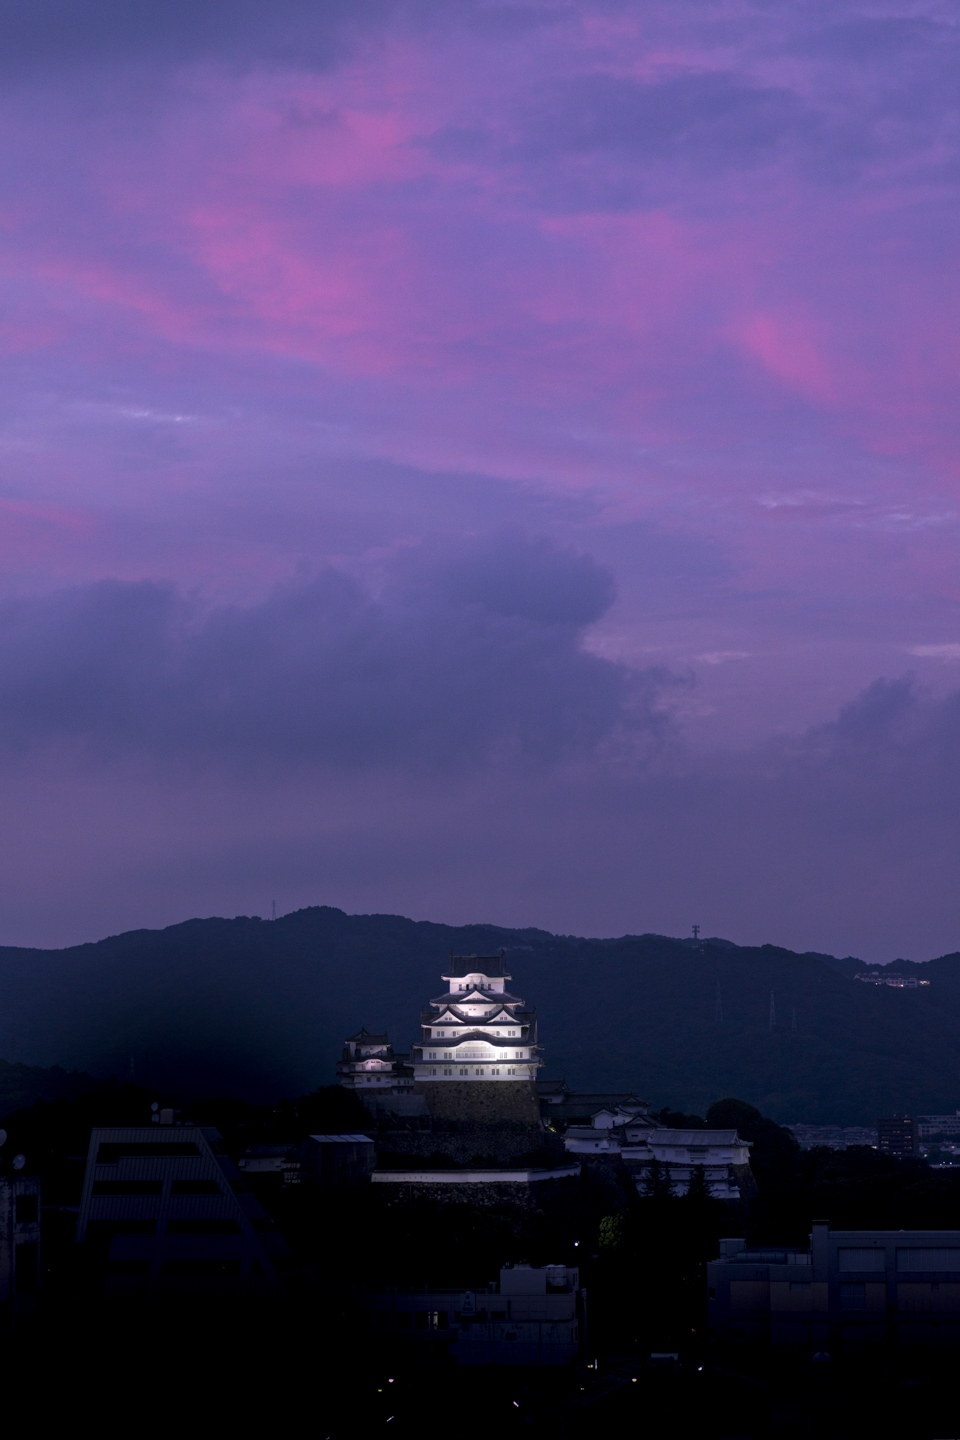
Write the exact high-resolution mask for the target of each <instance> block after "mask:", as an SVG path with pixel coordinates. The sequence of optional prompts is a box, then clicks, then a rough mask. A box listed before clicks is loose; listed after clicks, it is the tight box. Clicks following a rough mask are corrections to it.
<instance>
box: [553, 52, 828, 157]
mask: <svg viewBox="0 0 960 1440" xmlns="http://www.w3.org/2000/svg"><path fill="white" fill-rule="evenodd" d="M817 123H818V118H817V116H816V113H815V112H813V111H811V110H810V109H809V108H808V107H807V106H806V105H805V104H804V103H803V102H802V101H801V100H800V99H799V97H798V96H796V95H795V94H793V93H792V91H790V90H786V89H781V88H775V87H771V86H765V87H761V86H756V85H751V84H748V83H746V82H745V81H744V80H743V79H742V78H741V77H738V76H736V75H733V74H725V73H723V72H722V71H721V72H716V71H709V72H705V73H700V74H687V75H679V76H676V77H673V78H671V79H667V80H661V81H659V82H657V83H655V84H642V83H640V82H638V81H634V80H628V79H623V78H620V77H617V76H614V75H591V76H582V77H579V78H577V79H576V80H572V81H570V82H569V83H568V84H566V85H564V86H563V87H562V88H560V89H558V90H557V91H556V92H555V94H554V97H553V99H552V101H551V102H550V103H548V104H547V105H545V106H544V108H543V110H542V111H541V113H540V114H539V116H538V117H537V120H536V122H535V123H534V124H533V126H532V127H531V141H532V144H533V146H534V147H543V148H544V149H545V150H548V151H551V152H554V151H556V150H561V149H565V150H569V151H580V152H588V151H593V150H608V151H609V150H613V151H626V152H629V153H631V154H633V155H635V156H637V157H638V158H648V159H651V160H668V159H686V160H690V159H693V160H696V161H697V162H699V163H703V164H715V163H716V162H717V161H718V160H721V161H723V162H725V163H730V162H731V161H735V163H737V164H749V163H753V162H755V161H757V160H759V159H762V158H764V157H765V156H767V155H769V154H771V153H773V152H774V151H776V150H779V149H780V147H781V146H782V144H783V141H784V138H785V137H786V136H788V135H790V134H797V133H799V132H801V131H803V130H806V131H808V132H809V130H810V129H812V128H814V127H815V126H816V125H817Z"/></svg>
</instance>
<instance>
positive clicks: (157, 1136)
mask: <svg viewBox="0 0 960 1440" xmlns="http://www.w3.org/2000/svg"><path fill="white" fill-rule="evenodd" d="M77 1241H78V1243H79V1244H81V1245H82V1246H83V1247H84V1259H85V1262H86V1263H85V1270H86V1273H87V1276H88V1279H89V1283H90V1285H91V1286H92V1288H93V1290H94V1292H95V1293H98V1294H99V1295H101V1296H103V1297H104V1298H107V1299H121V1298H122V1299H126V1300H130V1301H133V1300H148V1299H154V1298H163V1297H166V1298H174V1297H176V1296H181V1297H184V1298H186V1297H190V1298H191V1299H198V1298H208V1299H222V1300H226V1299H247V1300H250V1299H258V1300H280V1299H282V1298H283V1296H284V1289H283V1286H282V1285H281V1283H280V1279H279V1277H278V1273H277V1271H278V1268H280V1269H282V1268H284V1267H288V1266H289V1258H290V1251H289V1249H288V1247H287V1245H286V1243H285V1242H284V1241H283V1240H282V1238H281V1237H280V1236H279V1235H278V1234H277V1233H276V1232H275V1231H274V1229H273V1227H272V1225H271V1223H270V1221H269V1220H268V1218H267V1216H266V1213H265V1211H264V1209H263V1207H262V1206H261V1204H260V1202H259V1200H257V1198H256V1196H254V1195H252V1194H250V1193H249V1192H248V1191H247V1190H246V1188H245V1186H244V1183H243V1180H242V1178H241V1176H240V1173H239V1171H238V1170H237V1168H236V1166H235V1165H234V1164H233V1161H232V1160H230V1158H229V1157H228V1156H227V1155H225V1154H223V1153H222V1151H221V1147H220V1135H219V1133H218V1132H217V1131H216V1130H213V1129H207V1128H200V1127H195V1126H173V1125H158V1126H155V1127H153V1126H149V1125H143V1126H129V1127H124V1128H111V1129H94V1130H93V1132H92V1133H91V1136H90V1151H89V1154H88V1157H87V1168H86V1175H85V1177H84V1184H83V1195H82V1198H81V1202H80V1214H79V1218H78V1221H77Z"/></svg>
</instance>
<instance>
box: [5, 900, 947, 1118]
mask: <svg viewBox="0 0 960 1440" xmlns="http://www.w3.org/2000/svg"><path fill="white" fill-rule="evenodd" d="M501 946H503V947H505V948H506V949H507V950H508V951H509V960H510V967H511V970H512V973H513V974H514V976H515V982H514V986H513V988H514V990H515V991H516V992H517V993H518V994H520V995H523V996H525V997H526V998H527V1000H528V1001H530V1002H531V1003H533V1004H535V1005H536V1006H537V1007H538V1009H539V1012H540V1039H541V1042H542V1045H543V1050H544V1058H545V1061H546V1065H545V1069H544V1072H543V1073H544V1074H545V1075H548V1076H551V1077H560V1076H564V1077H565V1078H566V1079H567V1081H568V1082H569V1083H570V1084H571V1085H574V1086H578V1087H581V1088H589V1089H593V1090H604V1089H617V1090H621V1089H636V1090H638V1091H639V1092H641V1093H642V1094H643V1095H644V1096H646V1098H648V1099H649V1100H650V1101H651V1102H653V1103H654V1104H657V1105H661V1104H664V1103H669V1104H670V1105H672V1106H674V1107H675V1108H678V1109H683V1110H688V1111H698V1112H700V1113H703V1112H704V1110H705V1108H706V1107H707V1106H708V1105H709V1104H710V1103H711V1101H713V1100H715V1099H718V1098H720V1097H722V1096H725V1095H738V1096H741V1097H742V1098H743V1099H745V1100H748V1101H750V1102H751V1103H753V1104H755V1105H757V1106H759V1107H760V1108H761V1109H762V1110H763V1111H764V1113H765V1114H769V1115H771V1116H773V1117H775V1118H776V1119H778V1120H779V1121H781V1122H782V1123H789V1122H793V1121H809V1122H818V1121H820V1122H830V1121H842V1122H845V1123H848V1124H853V1123H859V1122H863V1123H869V1122H872V1121H874V1120H875V1119H876V1117H877V1115H878V1114H884V1113H889V1112H891V1111H895V1110H906V1111H908V1112H909V1111H917V1110H942V1109H948V1110H954V1109H956V1108H958V1106H960V955H958V954H954V955H947V956H943V957H941V958H940V959H939V960H932V961H930V962H929V963H928V964H926V965H922V966H914V965H908V964H907V963H906V962H897V964H896V966H895V967H894V968H896V969H900V970H909V971H913V972H917V973H921V974H922V975H923V977H924V978H926V979H929V980H930V982H931V983H930V985H929V986H925V987H923V988H921V989H918V990H892V989H888V988H885V987H880V988H876V987H872V986H866V985H862V984H860V983H859V982H858V981H856V980H854V979H853V978H852V975H853V974H854V973H855V972H856V970H857V969H860V968H863V967H862V966H861V965H860V962H858V961H855V960H850V959H847V960H844V961H837V960H835V959H834V958H833V957H831V956H822V955H812V954H807V955H798V954H795V953H793V952H792V951H789V950H783V949H778V948H777V947H775V946H772V945H766V946H763V947H760V948H756V949H750V948H740V947H737V946H735V945H731V944H730V943H729V942H723V941H717V942H711V941H708V942H706V944H705V945H704V946H703V947H702V948H701V949H696V948H694V947H692V946H691V945H690V943H689V942H685V941H678V940H672V939H669V938H667V937H664V936H657V935H643V936H626V937H623V938H621V939H618V940H589V939H578V938H574V937H569V936H555V935H550V934H548V933H546V932H544V931H540V930H506V929H498V928H497V927H495V926H489V925H475V926H463V927H459V928H457V927H451V926H446V925H434V924H430V923H427V922H414V921H412V920H406V919H404V918H403V917H401V916H393V915H361V916H349V915H346V914H344V913H343V912H342V911H340V910H335V909H332V908H330V907H326V906H322V907H315V908H311V909H308V910H301V911H297V912H296V913H294V914H291V915H287V916H284V917H283V918H282V919H280V920H277V921H276V922H272V923H271V922H267V921H261V920H258V919H256V918H249V917H239V918H237V919H233V920H220V919H212V920H191V921H187V922H186V923H184V924H182V925H174V926H171V927H170V928H168V929H166V930H159V931H149V930H139V931H131V932H129V933H127V934H124V935H118V936H114V937H112V938H110V939H106V940H101V941H99V942H97V943H96V944H90V945H80V946H75V947H73V948H71V949H67V950H59V951H44V950H25V949H11V948H7V949H0V1016H3V1017H4V1020H3V1021H2V1022H0V1025H2V1027H3V1028H0V1055H3V1054H4V1052H6V1058H7V1059H9V1060H17V1061H24V1062H29V1063H30V1064H32V1065H46V1066H49V1065H62V1066H64V1067H68V1068H77V1069H80V1070H84V1071H88V1072H91V1073H92V1074H94V1075H96V1076H98V1077H106V1076H108V1075H110V1074H111V1073H112V1074H116V1075H118V1076H119V1077H121V1078H128V1077H129V1076H130V1074H131V1061H132V1066H133V1075H134V1077H135V1078H136V1080H137V1082H138V1083H141V1084H150V1085H153V1086H161V1087H166V1088H167V1089H169V1090H171V1091H177V1092H179V1093H181V1094H183V1095H184V1096H188V1095H204V1094H205V1095H212V1094H227V1093H233V1094H237V1095H241V1096H245V1097H249V1098H251V1099H272V1098H276V1097H279V1096H281V1095H284V1094H287V1095H293V1094H300V1093H302V1092H303V1091H305V1090H307V1089H310V1088H312V1087H314V1086H317V1085H320V1084H326V1083H328V1082H329V1081H330V1080H331V1079H332V1078H333V1068H334V1065H335V1063H336V1059H337V1055H338V1053H339V1049H340V1045H341V1043H342V1038H343V1036H344V1035H346V1034H348V1033H350V1032H352V1031H354V1030H357V1029H358V1028H359V1027H360V1026H361V1025H366V1026H367V1028H368V1029H371V1030H377V1029H381V1028H385V1029H388V1030H389V1031H390V1034H391V1037H392V1038H393V1039H394V1041H395V1043H397V1044H398V1045H400V1046H401V1048H404V1049H406V1048H408V1047H409V1045H410V1043H411V1041H412V1040H413V1039H414V1038H415V1036H416V1033H417V1031H416V1027H417V1020H418V1011H419V1009H420V1006H421V1005H422V1004H423V1002H424V1001H425V1000H426V999H428V998H429V997H430V996H431V995H436V994H438V993H439V991H440V989H441V983H440V974H441V971H442V970H443V967H444V962H445V959H446V956H447V955H448V953H449V951H450V950H451V949H454V950H456V951H457V952H460V953H470V952H473V951H487V952H489V951H492V950H496V949H499V948H500V947H501ZM718 986H719V1005H718ZM771 993H772V995H773V1002H774V1010H775V1023H774V1024H773V1026H772V1028H771V1024H770V1001H771Z"/></svg>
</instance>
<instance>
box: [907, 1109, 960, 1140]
mask: <svg viewBox="0 0 960 1440" xmlns="http://www.w3.org/2000/svg"><path fill="white" fill-rule="evenodd" d="M917 1135H918V1136H919V1138H920V1139H921V1140H926V1139H927V1138H928V1137H929V1136H931V1135H960V1110H955V1111H954V1112H953V1114H952V1115H918V1116H917Z"/></svg>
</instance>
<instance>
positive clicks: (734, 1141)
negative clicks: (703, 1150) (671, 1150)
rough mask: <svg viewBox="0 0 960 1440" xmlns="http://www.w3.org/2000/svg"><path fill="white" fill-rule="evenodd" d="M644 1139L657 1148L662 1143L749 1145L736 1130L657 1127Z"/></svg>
mask: <svg viewBox="0 0 960 1440" xmlns="http://www.w3.org/2000/svg"><path fill="white" fill-rule="evenodd" d="M643 1138H644V1141H646V1142H648V1143H653V1144H655V1145H656V1146H657V1148H658V1149H659V1148H660V1147H661V1146H663V1145H678V1146H684V1145H694V1146H696V1145H749V1144H750V1143H751V1142H750V1141H749V1140H741V1139H740V1136H739V1135H738V1134H737V1132H736V1130H664V1129H661V1128H659V1127H658V1128H657V1129H655V1130H651V1131H650V1132H649V1134H647V1135H644V1137H643Z"/></svg>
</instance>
